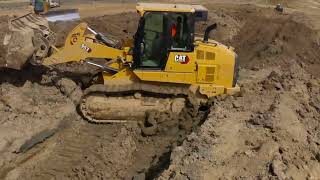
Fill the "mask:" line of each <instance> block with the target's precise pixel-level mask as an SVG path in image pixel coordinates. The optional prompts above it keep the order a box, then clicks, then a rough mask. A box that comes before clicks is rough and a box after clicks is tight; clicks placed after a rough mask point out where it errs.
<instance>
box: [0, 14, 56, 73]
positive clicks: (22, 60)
mask: <svg viewBox="0 0 320 180" xmlns="http://www.w3.org/2000/svg"><path fill="white" fill-rule="evenodd" d="M6 31H7V32H6V35H5V37H4V39H3V44H2V49H4V50H5V52H4V55H3V56H2V58H0V67H4V68H11V69H17V70H20V69H21V68H22V67H23V66H24V65H25V64H26V63H27V62H28V61H29V60H30V62H31V63H33V64H41V62H42V59H43V58H44V57H46V56H47V55H48V51H49V48H50V47H51V46H52V45H54V43H55V35H54V33H53V32H52V31H51V30H50V29H49V25H48V22H47V20H46V19H45V18H43V17H41V16H38V15H35V14H32V13H29V14H25V15H23V16H20V17H17V18H14V19H11V20H9V22H8V29H7V30H6Z"/></svg>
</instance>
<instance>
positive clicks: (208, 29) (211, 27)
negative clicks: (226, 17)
mask: <svg viewBox="0 0 320 180" xmlns="http://www.w3.org/2000/svg"><path fill="white" fill-rule="evenodd" d="M216 28H217V23H214V24H212V25H210V26H208V27H207V29H206V30H205V32H204V37H203V42H208V40H209V35H210V32H211V31H212V30H214V29H216Z"/></svg>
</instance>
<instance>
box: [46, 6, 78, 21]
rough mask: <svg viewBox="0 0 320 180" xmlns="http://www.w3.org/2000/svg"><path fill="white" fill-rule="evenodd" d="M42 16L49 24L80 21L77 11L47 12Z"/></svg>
mask: <svg viewBox="0 0 320 180" xmlns="http://www.w3.org/2000/svg"><path fill="white" fill-rule="evenodd" d="M44 16H45V17H46V19H47V20H48V21H50V22H56V21H72V20H79V19H80V15H79V11H78V10H77V9H63V10H55V11H49V12H47V13H46V14H45V15H44Z"/></svg>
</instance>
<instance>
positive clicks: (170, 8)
mask: <svg viewBox="0 0 320 180" xmlns="http://www.w3.org/2000/svg"><path fill="white" fill-rule="evenodd" d="M136 9H137V11H138V12H139V13H140V15H141V16H143V14H144V13H145V12H148V11H157V12H190V13H195V12H198V11H201V12H208V9H207V8H205V7H203V6H202V5H186V4H162V3H138V4H137V7H136Z"/></svg>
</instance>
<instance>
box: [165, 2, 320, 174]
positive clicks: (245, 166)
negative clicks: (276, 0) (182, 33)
mask: <svg viewBox="0 0 320 180" xmlns="http://www.w3.org/2000/svg"><path fill="white" fill-rule="evenodd" d="M217 8H220V7H217ZM228 8H229V15H228V16H227V17H230V16H231V17H234V19H236V20H235V22H237V24H236V25H234V26H233V25H231V26H233V27H235V28H236V27H238V25H239V24H240V25H241V26H240V27H239V28H240V29H239V30H238V33H237V34H236V35H234V36H233V39H232V40H231V41H229V43H232V45H234V46H235V47H236V48H237V52H238V53H239V60H240V64H241V66H242V70H241V71H240V77H241V78H240V82H239V83H240V85H241V87H242V93H241V95H240V96H239V97H228V98H222V99H221V98H217V99H215V100H214V102H215V104H214V106H213V107H212V109H211V114H210V115H209V118H208V120H207V121H206V122H205V123H204V124H203V125H202V127H201V129H200V131H199V132H196V133H193V134H191V135H189V136H188V137H187V139H186V140H185V141H184V143H183V145H182V146H180V147H176V148H175V149H174V150H173V152H172V155H171V163H170V166H169V168H168V169H167V170H165V171H164V172H163V173H162V175H161V176H160V177H159V179H219V178H222V177H224V178H226V179H238V178H239V179H264V178H266V179H273V178H276V179H277V178H278V179H306V178H309V179H319V178H320V171H319V169H320V161H319V150H320V146H319V140H320V136H319V131H318V129H319V126H320V123H319V122H320V121H319V120H320V111H319V105H317V104H319V92H320V91H319V88H320V79H319V76H318V73H319V71H318V70H315V69H313V68H315V67H318V66H319V64H320V62H319V58H318V57H319V51H318V50H317V49H318V48H319V45H317V38H318V36H317V31H316V30H313V29H312V28H310V27H309V26H307V25H306V24H305V22H303V21H302V22H301V21H297V19H298V17H299V16H300V15H298V14H288V15H283V14H278V13H276V12H274V11H273V9H268V8H267V9H266V8H257V7H255V6H251V5H249V6H248V5H243V6H242V7H241V8H239V7H234V9H230V7H228ZM235 10H237V11H235ZM221 11H224V10H221ZM227 19H228V18H227ZM229 22H231V21H229ZM229 35H230V33H229ZM225 36H228V33H225ZM220 38H222V39H223V36H222V37H220ZM224 39H226V38H224ZM227 43H228V42H227Z"/></svg>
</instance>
